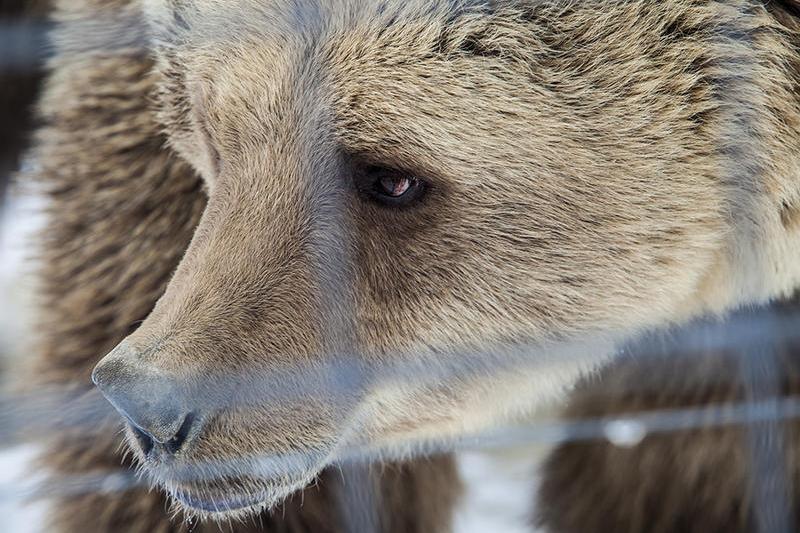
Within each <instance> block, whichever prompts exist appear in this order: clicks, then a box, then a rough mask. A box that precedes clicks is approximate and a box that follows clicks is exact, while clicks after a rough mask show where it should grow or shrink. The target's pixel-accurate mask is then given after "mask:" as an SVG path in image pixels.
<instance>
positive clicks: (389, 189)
mask: <svg viewBox="0 0 800 533" xmlns="http://www.w3.org/2000/svg"><path fill="white" fill-rule="evenodd" d="M416 181H417V180H416V179H415V178H406V177H398V176H384V177H382V178H380V179H379V180H378V183H377V185H378V189H379V192H381V193H382V194H385V195H386V196H390V197H392V198H399V197H401V196H403V195H404V194H406V193H407V192H408V191H409V190H410V189H411V188H412V187H414V185H415V182H416Z"/></svg>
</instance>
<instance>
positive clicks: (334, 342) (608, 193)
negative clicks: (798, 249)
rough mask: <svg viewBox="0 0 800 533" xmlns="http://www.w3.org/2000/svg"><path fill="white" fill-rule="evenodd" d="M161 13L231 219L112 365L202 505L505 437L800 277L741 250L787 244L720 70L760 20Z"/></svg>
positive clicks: (252, 507) (673, 14)
mask: <svg viewBox="0 0 800 533" xmlns="http://www.w3.org/2000/svg"><path fill="white" fill-rule="evenodd" d="M145 4H146V12H147V14H148V15H147V16H148V18H149V19H150V23H151V24H152V27H153V37H154V49H155V51H156V54H157V57H158V61H157V65H158V66H157V73H158V76H159V80H160V82H159V90H158V100H159V104H160V105H159V111H158V112H159V118H160V121H161V123H162V124H163V125H164V128H165V131H166V132H167V134H168V137H169V140H170V147H169V149H171V150H173V151H175V153H176V155H177V156H179V157H183V158H185V159H186V160H188V161H189V162H190V163H191V164H192V165H193V166H194V167H195V169H196V170H197V171H198V172H199V173H200V174H201V175H202V176H203V178H204V180H205V183H206V185H207V191H208V205H207V208H206V211H205V213H204V215H203V217H202V220H201V222H200V224H199V226H198V227H197V230H196V234H195V235H194V239H193V240H192V242H191V244H190V246H189V248H188V250H187V251H186V254H185V257H184V258H183V260H182V262H181V263H180V265H179V267H178V268H177V270H176V272H175V273H174V277H173V278H172V280H171V281H170V283H169V285H168V288H167V290H166V292H165V294H164V295H163V297H162V298H161V299H160V301H159V302H158V304H157V305H156V307H155V309H154V310H153V311H152V314H151V315H150V316H149V317H148V318H147V319H146V320H145V321H144V323H143V324H142V325H141V327H140V328H139V329H138V330H137V331H136V332H134V333H133V334H132V335H131V336H130V337H128V338H127V339H126V340H125V341H123V342H122V343H121V344H120V345H119V346H118V347H117V348H116V349H115V350H114V351H112V352H111V353H110V354H109V355H107V356H106V357H105V358H104V359H103V360H102V361H101V363H100V364H99V365H98V366H97V368H96V369H95V372H94V375H93V377H94V380H95V382H96V383H97V384H98V385H99V386H100V388H101V390H102V391H103V392H104V394H105V395H106V396H107V397H108V398H109V399H110V400H111V402H112V403H113V404H114V405H115V406H116V407H117V409H118V410H119V411H120V412H121V413H122V414H123V415H124V417H125V418H126V419H127V422H128V424H127V438H128V442H129V444H130V447H131V448H132V449H133V450H134V453H135V455H136V457H137V458H138V460H139V461H140V463H141V464H142V465H143V467H144V468H145V469H146V470H147V471H148V472H149V473H150V474H151V477H152V478H153V479H154V480H155V481H156V482H157V483H159V484H161V485H162V486H163V487H165V488H166V489H167V490H168V491H169V492H170V493H171V494H172V495H173V497H174V498H175V499H176V501H178V502H180V504H181V505H183V506H184V507H185V508H187V509H190V510H194V511H197V512H200V513H208V514H210V515H212V516H216V517H220V516H233V515H237V514H239V515H241V514H244V513H248V512H254V511H257V510H259V509H262V508H265V507H268V506H271V505H273V504H275V503H276V502H278V501H279V500H280V499H282V498H284V497H285V496H287V495H288V494H290V493H291V492H292V491H294V490H296V489H298V488H300V487H302V486H304V485H306V484H307V483H309V482H310V481H311V480H312V479H313V478H314V476H315V475H316V474H317V473H319V471H320V470H321V469H322V468H324V467H325V466H326V465H328V464H330V463H331V462H333V461H336V460H338V459H340V458H342V457H344V456H347V455H348V454H349V453H352V452H353V451H354V450H356V451H358V452H359V453H363V454H367V455H369V454H375V455H380V454H386V453H393V452H394V451H399V452H401V453H406V452H409V451H410V450H411V447H412V446H413V443H415V442H420V441H424V440H426V439H446V438H449V437H453V436H457V435H460V434H463V433H464V432H470V431H478V430H481V429H484V428H486V427H488V426H490V425H492V424H497V423H501V422H503V421H504V420H507V419H508V418H509V417H511V416H515V415H518V414H521V413H525V412H526V411H528V410H530V409H532V408H533V407H535V406H536V405H537V404H539V403H541V401H543V400H544V399H547V398H552V397H555V396H557V395H558V394H559V392H560V391H562V390H564V389H565V387H567V386H568V385H569V384H570V383H572V381H573V380H574V379H575V378H576V376H577V375H578V374H579V373H580V372H581V371H584V370H587V369H590V368H592V367H593V366H596V365H597V364H598V363H599V362H600V361H602V360H603V358H604V357H605V356H607V355H609V354H610V353H611V348H610V343H612V342H613V341H614V339H616V338H618V337H619V335H624V334H627V333H630V332H633V331H636V330H638V329H641V328H644V327H648V326H651V325H655V324H663V323H667V322H671V321H680V320H684V319H687V318H689V317H691V316H693V315H697V314H699V313H702V312H706V311H718V310H722V309H725V308H727V307H729V306H730V305H732V304H734V303H737V302H741V301H745V300H757V299H759V298H764V297H767V296H769V295H772V294H776V293H778V292H780V291H783V290H786V288H787V287H789V286H791V285H793V284H794V283H795V281H796V277H797V276H796V274H792V275H791V276H788V277H787V279H783V278H781V279H780V280H778V281H775V282H772V281H769V282H764V283H763V284H759V285H758V287H757V288H754V287H751V286H750V285H748V284H747V283H745V281H743V280H746V279H749V278H747V274H746V273H744V272H743V271H740V269H739V267H738V266H737V265H738V264H739V263H741V262H742V261H739V262H736V261H735V260H734V259H735V258H736V257H739V258H741V257H742V252H739V251H738V250H741V249H742V245H741V243H742V239H745V238H750V239H751V240H752V242H753V243H754V244H753V246H754V248H753V249H754V250H757V249H758V246H760V244H758V243H759V239H758V238H757V236H759V235H761V234H760V233H758V232H752V234H751V233H748V231H749V230H747V231H745V230H742V231H740V230H739V229H737V228H736V227H735V224H734V223H733V222H732V220H733V219H734V218H735V217H732V215H731V213H732V212H733V211H735V210H736V209H741V210H745V209H750V211H748V214H749V215H748V216H750V218H748V220H750V219H758V220H761V219H764V220H767V219H768V220H769V221H770V222H769V223H770V224H772V220H773V218H774V217H773V215H772V214H764V213H767V212H769V213H771V211H770V209H771V205H772V204H771V203H770V202H771V201H772V200H771V199H769V198H767V197H766V196H765V198H766V199H764V200H763V201H762V200H758V201H754V202H752V204H753V206H751V205H750V204H747V205H744V203H743V202H739V201H738V200H737V198H739V195H738V189H737V187H738V186H739V185H738V184H737V183H736V182H733V181H732V180H731V176H730V174H731V173H730V168H728V167H727V166H726V165H725V164H723V163H724V161H723V160H724V157H725V153H726V152H725V150H719V149H718V146H719V145H720V142H721V141H720V139H723V140H725V142H729V141H730V139H729V136H728V133H727V130H726V129H725V128H726V127H727V126H726V120H725V109H726V105H727V104H726V103H725V102H724V101H722V97H721V96H720V94H719V93H718V92H717V91H715V90H714V83H716V78H715V77H714V75H711V74H707V73H705V71H703V66H704V65H705V64H706V63H709V64H711V63H713V65H714V67H713V68H714V69H716V70H715V71H714V72H716V73H717V75H718V76H721V74H719V72H721V71H724V69H725V68H728V67H727V66H726V63H725V60H726V58H727V57H728V56H729V55H734V56H736V58H737V59H739V60H740V59H741V57H745V58H746V57H747V54H748V53H749V48H747V47H741V49H739V48H736V47H737V46H738V44H737V43H734V42H730V43H728V42H725V41H724V40H725V39H727V38H731V39H732V38H733V37H728V36H726V34H725V32H722V31H719V30H718V28H719V25H721V24H725V23H730V24H736V23H737V20H738V18H737V17H739V15H738V13H736V12H735V10H734V11H732V12H728V13H727V14H725V13H723V14H722V15H721V14H720V13H719V12H715V11H714V9H719V7H716V8H712V7H710V6H711V4H713V3H709V7H706V8H703V7H697V6H695V7H693V8H692V9H689V8H687V7H686V6H684V3H670V2H664V3H648V4H647V5H648V7H647V9H644V8H642V7H641V6H638V7H637V3H636V2H611V1H605V2H554V1H549V2H512V1H509V2H471V1H463V2H462V1H452V0H447V1H445V0H442V1H434V2H430V1H425V2H423V1H416V0H412V1H409V0H398V1H370V0H329V1H322V0H269V1H266V0H225V1H221V0H202V1H195V2H185V3H184V2H182V1H179V0H147V1H146V2H145ZM662 4H663V5H662ZM678 4H680V5H681V6H683V7H675V6H676V5H678ZM681 9H683V10H684V11H686V12H685V13H681V12H680V10H681ZM726 17H727V18H726ZM712 23H713V24H716V25H717V29H714V30H709V31H708V32H706V33H703V32H702V31H701V30H697V29H696V28H698V27H699V28H702V27H703V24H712ZM680 24H685V25H693V26H694V27H695V31H693V32H691V34H690V33H689V32H682V31H681V30H680V28H678V29H676V25H680ZM731 34H732V35H733V32H732V33H731ZM717 41H719V42H717ZM736 54H739V55H741V57H739V56H738V55H736ZM755 63H757V62H755ZM741 65H742V61H734V62H731V66H730V68H731V69H732V70H733V69H740V68H742V67H741ZM757 67H758V65H757V64H756V66H754V68H757ZM709 68H711V67H709ZM728 83H729V84H730V86H731V87H734V85H735V83H736V81H735V80H734V81H730V80H729V81H728ZM746 83H747V81H746V80H745V81H742V82H741V84H742V86H743V87H745V88H743V89H735V90H737V91H739V92H740V93H741V94H739V93H737V98H740V97H741V98H744V99H749V98H750V97H751V95H750V94H749V93H747V90H746ZM753 98H754V99H755V98H757V97H755V96H754V97H753ZM753 105H754V106H758V105H760V103H759V102H758V101H755V103H754V104H753ZM730 142H732V141H730ZM726 146H727V145H726ZM727 148H729V146H727ZM747 164H751V165H752V166H754V167H755V166H757V165H759V164H760V163H759V159H758V157H755V156H754V157H753V159H752V162H748V163H747ZM746 187H750V184H743V185H742V189H744V188H746ZM753 194H755V193H752V192H751V193H750V196H749V197H748V198H752V197H753ZM765 194H766V193H765ZM775 203H776V205H784V204H785V202H784V203H782V204H781V203H779V202H777V201H776V202H775ZM765 205H766V206H767V207H764V206H765ZM754 206H755V207H754ZM779 211H780V210H779V209H778V208H776V209H775V216H777V217H779V215H780V213H779ZM759 217H760V218H759ZM770 217H772V218H770ZM777 224H780V221H778V222H777ZM776 227H777V226H776ZM775 231H779V229H775ZM748 253H749V252H748ZM753 254H756V255H757V253H756V252H753ZM756 255H754V257H755V256H756ZM762 255H763V254H762ZM748 257H749V256H748ZM764 270H766V268H764ZM789 278H791V279H789ZM572 339H581V344H580V346H581V348H580V349H578V350H566V351H564V353H563V354H562V355H563V359H561V358H560V356H559V355H558V354H559V353H561V352H559V351H558V350H556V349H555V348H552V347H553V346H555V344H554V343H556V342H560V341H568V340H572ZM598 339H599V340H598ZM547 347H550V348H547ZM511 352H514V353H516V354H517V356H519V355H520V354H522V355H523V356H522V357H515V358H514V362H513V364H503V357H504V354H508V353H511ZM465 354H466V355H465ZM509 357H511V356H509ZM494 363H498V364H497V365H496V366H495V365H494ZM461 370H464V371H463V372H462V371H461Z"/></svg>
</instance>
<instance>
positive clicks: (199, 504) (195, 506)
mask: <svg viewBox="0 0 800 533" xmlns="http://www.w3.org/2000/svg"><path fill="white" fill-rule="evenodd" d="M170 495H171V496H172V497H173V498H174V499H175V500H176V501H177V502H178V503H179V504H180V505H181V506H183V507H184V508H185V509H186V510H188V511H199V512H202V513H206V514H226V513H232V512H245V513H247V512H255V511H257V510H259V509H260V508H261V507H263V506H264V505H265V504H266V503H267V502H268V501H269V496H268V495H267V494H248V495H246V496H235V495H230V494H229V495H225V496H223V495H218V496H210V495H203V496H200V495H197V494H192V493H191V492H190V491H187V490H173V491H170Z"/></svg>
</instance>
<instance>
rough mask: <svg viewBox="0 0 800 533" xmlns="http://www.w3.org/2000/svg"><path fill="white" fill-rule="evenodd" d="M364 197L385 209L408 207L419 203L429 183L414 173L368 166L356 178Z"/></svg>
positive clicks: (358, 187)
mask: <svg viewBox="0 0 800 533" xmlns="http://www.w3.org/2000/svg"><path fill="white" fill-rule="evenodd" d="M354 179H355V185H356V188H357V190H358V191H359V192H360V193H361V195H363V197H365V198H367V199H369V200H371V201H373V202H375V203H378V204H380V205H383V206H385V207H406V206H410V205H413V204H415V203H417V202H418V201H419V200H420V199H421V198H422V197H423V196H424V194H425V192H426V190H427V189H428V186H427V182H425V181H424V180H422V179H420V178H418V177H416V176H415V175H414V173H413V172H408V171H403V170H399V169H395V168H387V167H380V166H366V167H363V168H362V169H361V170H360V171H358V172H357V173H356V174H355V176H354Z"/></svg>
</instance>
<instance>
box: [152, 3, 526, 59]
mask: <svg viewBox="0 0 800 533" xmlns="http://www.w3.org/2000/svg"><path fill="white" fill-rule="evenodd" d="M146 2H147V3H148V4H149V5H150V8H149V9H148V10H147V11H148V14H149V17H150V18H151V22H153V23H154V26H156V27H157V28H158V30H157V33H159V34H160V37H162V38H163V39H164V40H166V41H169V42H171V43H173V44H174V43H180V44H190V45H194V46H199V47H208V46H214V45H222V44H224V43H231V42H237V41H241V40H245V39H263V40H266V41H272V40H274V41H287V40H290V41H301V40H305V41H314V40H317V39H320V38H324V37H325V36H326V35H329V34H332V33H333V34H335V33H337V32H342V31H347V30H354V29H358V28H360V29H366V28H370V29H371V30H372V32H373V34H372V36H373V37H374V38H376V39H377V38H379V37H381V36H383V35H384V33H385V32H387V31H391V30H392V29H393V28H397V27H400V26H403V28H404V29H405V30H408V29H413V28H409V27H408V26H409V25H411V26H412V27H413V26H415V25H416V24H419V23H427V24H434V25H442V24H444V25H446V26H447V27H450V28H453V27H457V26H458V25H459V24H461V23H469V22H471V21H474V19H475V18H476V17H481V16H483V15H489V14H491V13H496V12H497V11H498V10H500V6H499V5H497V4H498V3H497V2H489V1H485V0H439V1H424V0H269V1H267V0H225V1H220V0H198V1H195V2H183V1H181V0H146ZM163 2H167V5H166V6H165V5H164V4H163ZM513 4H514V2H506V3H504V4H503V7H512V6H513Z"/></svg>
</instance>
